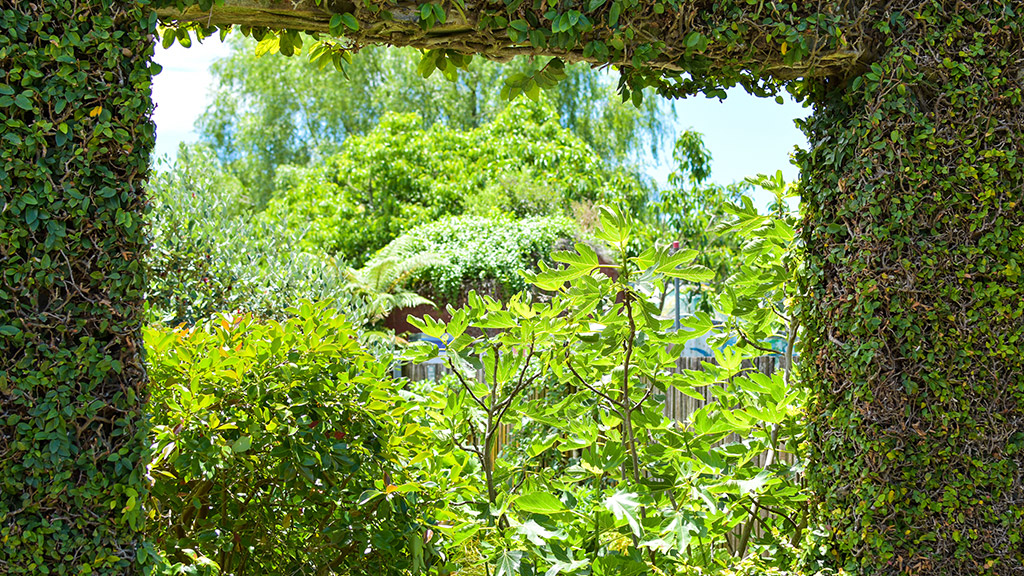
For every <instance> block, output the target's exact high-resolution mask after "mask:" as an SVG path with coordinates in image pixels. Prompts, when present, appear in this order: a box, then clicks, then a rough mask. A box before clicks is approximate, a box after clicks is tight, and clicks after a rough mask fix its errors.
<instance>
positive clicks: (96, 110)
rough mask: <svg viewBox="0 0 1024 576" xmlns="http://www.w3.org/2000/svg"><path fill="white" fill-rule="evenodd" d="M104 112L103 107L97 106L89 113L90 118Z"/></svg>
mask: <svg viewBox="0 0 1024 576" xmlns="http://www.w3.org/2000/svg"><path fill="white" fill-rule="evenodd" d="M101 112H103V106H97V107H95V108H93V109H92V110H90V111H89V118H95V117H97V116H99V115H100V113H101Z"/></svg>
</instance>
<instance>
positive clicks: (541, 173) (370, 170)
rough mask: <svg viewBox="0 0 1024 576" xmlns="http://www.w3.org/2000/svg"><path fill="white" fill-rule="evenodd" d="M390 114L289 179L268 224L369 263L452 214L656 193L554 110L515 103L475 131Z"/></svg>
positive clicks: (521, 210)
mask: <svg viewBox="0 0 1024 576" xmlns="http://www.w3.org/2000/svg"><path fill="white" fill-rule="evenodd" d="M421 124H422V119H421V118H420V117H419V116H417V115H415V114H413V115H386V116H385V117H384V118H383V120H382V121H381V123H380V124H379V125H378V126H377V127H376V128H374V129H373V130H371V131H370V132H369V133H368V134H366V135H365V136H353V137H350V138H349V139H347V140H346V141H345V143H344V144H343V145H342V146H341V150H340V152H339V153H338V154H336V155H334V156H331V157H329V158H326V159H325V160H324V161H323V162H322V163H320V164H317V165H314V166H311V167H310V168H308V169H297V170H294V171H287V172H284V175H283V176H282V178H281V184H282V188H281V190H280V191H278V193H277V195H276V197H275V198H274V199H273V200H271V202H270V204H269V206H268V209H267V212H266V217H267V218H271V219H277V220H281V221H284V222H286V223H287V225H288V226H289V227H290V228H292V229H293V230H295V231H296V232H298V233H300V234H302V237H303V240H302V243H303V245H305V246H309V247H312V248H315V249H318V250H324V251H327V252H328V253H331V254H335V255H337V256H339V257H341V258H343V259H345V260H347V261H349V262H352V263H354V264H362V263H363V262H365V261H366V259H368V258H369V257H370V256H372V254H373V253H374V252H375V251H377V250H379V249H380V248H382V247H383V246H384V245H385V244H387V243H388V242H390V241H391V240H393V239H394V238H397V237H398V236H399V235H400V234H401V233H402V232H404V231H406V230H409V229H411V228H413V227H415V226H417V225H419V224H423V223H427V222H431V221H433V220H437V219H439V218H441V217H442V216H446V215H458V214H462V213H464V212H471V213H476V214H481V215H483V214H487V213H488V212H490V211H491V209H492V208H493V209H497V210H499V211H504V212H508V213H511V214H515V215H517V216H527V215H531V214H550V213H552V212H554V213H568V212H569V211H570V210H571V209H572V205H573V203H574V202H575V203H581V202H585V203H590V204H593V203H597V202H602V201H613V202H617V201H622V202H625V203H626V204H628V205H630V206H633V207H635V208H638V209H639V208H640V207H641V206H642V205H643V204H644V203H645V201H646V197H647V195H648V193H649V190H648V188H647V186H646V185H645V183H644V182H643V181H642V180H639V179H638V178H636V177H635V176H633V175H632V174H631V173H630V172H628V171H623V170H620V169H616V168H609V167H607V166H606V165H605V164H604V163H603V162H602V160H601V158H600V156H599V155H598V154H597V153H596V152H594V151H593V150H592V149H591V148H590V147H589V146H588V145H587V144H586V143H585V142H583V141H582V140H581V139H579V138H578V137H576V136H575V135H573V134H572V133H571V132H569V131H568V130H566V129H565V128H562V127H561V126H560V125H559V123H558V116H557V114H556V113H555V111H554V109H553V108H552V107H551V106H550V105H544V104H534V103H532V102H529V101H528V100H527V101H517V102H514V103H513V104H512V105H511V106H509V107H507V108H506V109H505V110H504V111H502V112H501V113H499V114H498V115H497V116H496V117H495V119H494V120H493V121H491V122H488V123H486V124H483V125H481V126H480V127H478V128H475V129H471V130H468V131H460V130H454V129H451V128H448V127H446V126H442V125H434V126H433V127H432V128H429V129H423V128H421V127H420V126H421Z"/></svg>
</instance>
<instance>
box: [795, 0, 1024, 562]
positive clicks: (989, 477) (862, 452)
mask: <svg viewBox="0 0 1024 576" xmlns="http://www.w3.org/2000/svg"><path fill="white" fill-rule="evenodd" d="M883 14H884V13H880V14H878V15H877V16H876V15H872V18H871V20H870V22H871V23H872V24H871V28H872V29H873V30H874V32H875V33H876V34H877V35H878V38H880V45H879V46H878V49H877V52H876V54H877V58H876V59H875V60H874V62H872V63H871V65H870V66H869V67H868V66H866V67H865V69H864V70H863V73H862V74H860V75H859V76H857V77H855V78H851V79H850V81H849V83H848V89H846V90H842V91H830V90H824V89H819V90H816V91H815V94H814V99H815V105H816V108H817V109H818V110H819V112H818V113H817V114H816V115H815V116H814V117H813V118H811V119H810V120H808V121H807V122H806V124H805V126H804V129H805V131H806V132H807V134H808V136H809V138H810V141H811V142H812V143H814V144H815V147H814V148H813V149H812V150H810V151H807V152H804V153H802V154H801V155H800V157H799V161H800V163H801V165H802V170H803V172H802V173H803V184H802V189H803V198H804V200H805V201H806V207H805V210H806V215H807V216H806V219H805V222H804V225H803V230H802V236H803V238H804V244H805V245H806V246H807V272H806V276H805V278H804V296H803V301H804V306H805V308H804V314H803V322H804V323H805V325H806V326H807V344H806V346H805V354H806V359H807V362H806V365H807V366H809V367H810V372H809V374H808V378H807V383H808V385H809V386H810V388H811V390H812V392H813V398H814V400H813V402H811V404H810V406H809V412H810V421H811V423H812V426H811V429H810V432H811V437H812V439H813V445H814V447H815V453H814V456H813V458H812V459H811V465H810V467H809V469H808V478H809V481H810V483H811V486H812V488H813V489H814V491H815V493H816V494H817V495H818V499H819V502H820V505H821V509H820V518H821V519H822V521H823V522H824V523H825V525H826V526H827V528H828V533H829V537H830V538H831V539H833V541H834V542H835V544H834V550H835V551H836V553H837V563H838V564H839V565H845V566H847V567H849V568H850V569H851V570H856V571H858V572H861V573H877V574H886V573H896V572H904V571H908V572H909V571H917V570H920V571H922V572H927V573H932V574H982V573H984V574H1015V573H1019V572H1021V571H1022V569H1024V568H1022V567H1024V555H1022V553H1024V507H1022V506H1021V505H1020V501H1021V494H1022V483H1021V474H1022V470H1024V450H1022V447H1024V436H1022V435H1021V434H1020V433H1019V431H1020V430H1021V429H1022V426H1024V354H1022V346H1024V344H1022V343H1024V298H1022V286H1024V284H1022V281H1021V270H1022V269H1024V251H1022V250H1021V246H1024V210H1022V209H1021V202H1022V197H1021V190H1022V189H1024V171H1022V170H1021V162H1022V160H1024V118H1022V115H1021V113H1022V110H1024V108H1022V102H1024V85H1022V84H1021V75H1020V74H1021V61H1022V58H1024V13H1022V12H1021V11H1020V6H1019V5H1017V4H1014V3H1009V2H980V1H978V2H964V3H962V4H961V5H960V8H959V9H958V10H957V11H955V12H953V11H950V10H949V6H948V4H946V3H944V2H935V1H928V2H922V3H920V4H919V5H918V6H917V7H916V8H915V10H914V13H913V15H911V14H903V13H901V12H899V11H898V10H897V11H894V12H892V14H891V17H890V16H889V15H884V16H883Z"/></svg>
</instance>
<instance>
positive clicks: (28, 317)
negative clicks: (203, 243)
mask: <svg viewBox="0 0 1024 576" xmlns="http://www.w3.org/2000/svg"><path fill="white" fill-rule="evenodd" d="M145 4H146V3H145V2H138V3H136V2H110V1H106V0H100V1H96V2H87V3H80V2H72V1H65V0H46V1H42V2H28V1H21V0H17V1H6V2H4V3H3V7H2V9H0V28H2V30H3V33H2V34H0V142H2V144H0V358H2V359H0V573H3V574H10V575H15V574H31V575H37V574H67V575H78V574H97V575H98V574H104V575H106V574H111V575H113V574H126V573H132V572H133V571H135V570H137V569H138V567H139V566H141V565H145V564H147V563H148V562H149V558H150V548H149V547H148V546H147V545H145V544H142V543H141V542H140V541H139V539H140V536H139V534H140V531H141V530H142V528H143V518H144V516H143V513H142V510H141V509H140V506H139V503H140V502H141V501H142V500H143V499H144V498H145V492H146V488H145V486H144V483H143V479H142V465H141V461H142V453H143V439H144V435H145V432H144V426H141V425H140V424H141V422H140V418H141V412H142V403H143V400H144V398H145V369H144V367H143V364H142V355H141V352H142V347H141V343H140V341H139V338H138V334H137V330H138V326H139V324H140V322H141V319H142V293H143V290H144V289H145V274H144V272H143V266H142V263H141V262H140V257H141V255H143V254H145V252H146V241H145V230H144V226H143V218H142V215H143V213H144V211H145V205H146V201H145V198H144V196H143V193H142V189H141V185H142V183H143V182H144V181H145V178H146V175H147V172H148V157H149V150H150V148H151V147H152V145H153V125H152V123H151V122H150V120H149V112H150V111H151V109H152V101H151V99H150V96H149V89H150V80H151V75H152V73H153V72H154V71H155V70H154V68H153V67H152V66H151V65H150V58H151V56H152V54H153V46H152V41H151V34H152V32H153V30H154V25H155V16H152V14H151V11H150V9H149V8H148V7H146V5H145ZM151 16H152V17H151Z"/></svg>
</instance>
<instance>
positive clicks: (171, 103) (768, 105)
mask: <svg viewBox="0 0 1024 576" xmlns="http://www.w3.org/2000/svg"><path fill="white" fill-rule="evenodd" d="M227 53H228V47H227V45H226V44H221V43H220V42H219V41H218V40H216V38H210V39H207V40H206V41H205V42H204V43H203V44H195V45H193V46H192V48H188V49H186V48H182V47H181V46H179V45H177V44H175V45H174V46H173V47H172V48H170V49H168V50H164V49H162V48H160V47H157V51H156V61H157V63H159V64H160V65H161V66H163V71H162V72H161V73H160V74H159V75H158V76H157V77H156V78H155V79H154V82H153V97H154V100H155V101H156V106H157V107H156V112H155V113H154V120H155V122H156V125H157V141H156V158H160V157H164V156H167V157H173V156H174V154H175V152H176V150H177V149H178V143H179V142H183V141H184V142H193V141H195V140H196V133H195V130H194V128H193V125H194V123H195V120H196V118H197V117H198V116H199V114H200V113H201V112H202V111H203V110H204V109H205V108H206V105H207V103H208V101H209V98H210V91H211V88H212V80H213V79H212V77H211V75H210V72H209V67H210V64H211V63H212V62H213V61H214V60H215V59H217V58H220V57H223V56H225V55H226V54H227ZM272 57H273V56H272ZM808 114H810V109H809V108H803V107H802V106H801V105H799V104H797V103H795V102H792V101H789V100H787V101H786V102H785V103H784V104H777V103H775V101H774V100H772V99H767V98H755V97H753V96H749V95H747V94H746V93H745V92H743V90H742V89H738V88H737V89H734V90H732V91H730V92H729V97H728V98H726V100H725V101H723V102H719V101H718V100H717V99H707V98H703V97H696V98H688V99H686V100H680V101H677V102H676V126H677V128H678V129H679V130H685V129H687V128H690V129H693V130H697V131H698V132H701V133H703V134H704V142H705V145H706V146H707V148H708V149H709V150H710V151H711V155H712V158H713V164H712V168H711V176H712V179H713V180H714V181H716V182H720V183H722V184H727V183H730V182H735V181H738V180H742V179H743V178H744V177H746V176H754V175H756V174H758V173H766V174H767V173H775V171H776V170H782V171H783V174H785V176H786V178H787V180H793V179H795V178H796V177H797V169H796V167H794V166H793V165H792V164H791V163H790V155H791V153H792V151H793V149H794V146H801V147H803V146H806V139H805V138H804V136H803V134H802V133H801V132H800V130H798V129H797V128H796V126H795V125H794V124H793V119H794V118H797V117H804V116H807V115H808ZM667 145H668V146H671V143H667ZM662 156H663V158H662V160H661V163H660V164H658V165H652V166H648V168H647V172H648V173H649V174H651V175H652V176H653V177H655V178H656V179H657V180H659V181H661V182H664V181H665V177H666V176H667V175H668V173H669V171H670V170H671V167H670V166H669V164H668V162H669V161H671V147H670V148H669V149H668V150H667V151H666V153H665V154H663V155H662ZM758 200H763V199H761V198H758ZM759 203H760V202H759Z"/></svg>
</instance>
